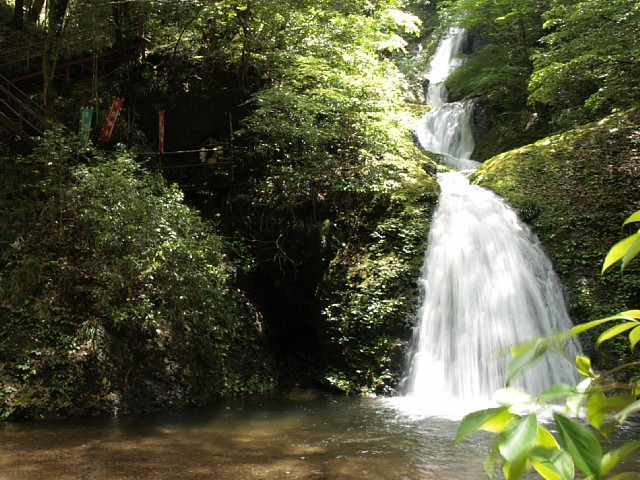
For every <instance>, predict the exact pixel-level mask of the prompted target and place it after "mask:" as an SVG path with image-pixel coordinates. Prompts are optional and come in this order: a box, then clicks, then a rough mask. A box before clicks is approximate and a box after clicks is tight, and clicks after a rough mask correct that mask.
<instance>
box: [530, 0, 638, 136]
mask: <svg viewBox="0 0 640 480" xmlns="http://www.w3.org/2000/svg"><path fill="white" fill-rule="evenodd" d="M544 20H545V24H544V27H545V28H546V29H547V31H548V34H547V35H546V36H545V37H543V38H542V42H543V45H544V48H541V49H538V50H537V51H536V52H535V55H534V57H533V58H534V64H535V69H534V72H533V75H532V77H531V81H530V84H529V89H530V91H531V95H530V99H529V100H530V102H532V103H534V104H538V105H542V106H544V107H546V108H547V109H548V110H549V115H550V116H551V118H552V119H553V120H554V122H556V123H557V124H558V125H560V126H564V127H567V126H572V125H574V124H576V123H584V122H585V121H589V120H593V119H595V118H601V117H603V116H606V115H608V114H610V113H612V112H613V111H616V110H619V109H624V108H627V107H629V106H632V105H635V104H637V99H638V98H639V97H640V80H639V79H640V46H639V45H638V42H637V41H635V38H636V37H637V35H638V31H639V30H640V5H639V4H638V3H637V2H629V1H627V0H613V1H609V0H606V1H605V0H583V1H578V2H568V1H565V0H554V1H552V2H550V8H549V10H548V11H546V12H545V13H544Z"/></svg>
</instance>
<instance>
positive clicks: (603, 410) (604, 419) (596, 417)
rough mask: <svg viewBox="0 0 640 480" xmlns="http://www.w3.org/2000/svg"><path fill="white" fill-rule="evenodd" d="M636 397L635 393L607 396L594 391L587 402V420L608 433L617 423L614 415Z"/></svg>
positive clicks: (604, 432)
mask: <svg viewBox="0 0 640 480" xmlns="http://www.w3.org/2000/svg"><path fill="white" fill-rule="evenodd" d="M635 399H636V397H635V396H634V395H612V396H609V397H607V396H606V395H604V393H602V392H599V391H596V392H593V393H592V394H591V395H590V396H589V399H588V400H587V401H586V403H585V409H586V412H587V420H588V421H589V423H591V425H593V426H594V427H595V428H597V429H598V430H600V431H601V433H603V434H604V435H608V434H610V433H611V431H612V430H613V428H614V427H615V425H616V419H615V418H614V417H613V416H612V415H614V414H616V413H617V412H619V411H620V410H622V409H623V408H625V407H626V406H627V405H629V404H631V403H633V402H634V401H635Z"/></svg>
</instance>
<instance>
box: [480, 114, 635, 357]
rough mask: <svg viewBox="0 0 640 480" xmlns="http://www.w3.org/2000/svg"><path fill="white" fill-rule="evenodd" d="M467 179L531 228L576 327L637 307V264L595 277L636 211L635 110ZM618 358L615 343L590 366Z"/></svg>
mask: <svg viewBox="0 0 640 480" xmlns="http://www.w3.org/2000/svg"><path fill="white" fill-rule="evenodd" d="M473 181H475V182H477V183H479V184H481V185H483V186H485V187H488V188H490V189H492V190H494V191H495V192H497V193H498V194H499V195H501V196H503V197H505V198H506V199H508V200H509V201H510V202H511V203H512V204H513V205H514V206H515V208H516V209H517V210H518V211H519V213H520V215H521V216H522V218H523V219H524V220H525V221H527V222H528V223H530V224H531V225H532V227H533V228H534V230H535V232H536V233H537V234H538V236H539V238H540V240H541V242H542V244H543V245H544V247H545V249H546V250H547V252H548V254H549V255H550V257H551V259H552V262H553V264H554V267H555V269H556V271H557V273H558V274H559V275H560V277H561V279H562V280H563V282H564V285H565V286H566V288H567V289H568V294H569V297H568V298H569V306H570V314H571V316H572V318H573V319H574V321H575V322H578V323H581V322H584V321H587V320H593V319H595V318H600V317H603V316H607V315H610V314H613V313H617V312H619V311H622V310H625V309H628V308H638V307H639V306H640V288H639V287H640V275H639V272H640V270H639V269H638V267H637V266H635V265H631V266H630V267H629V268H628V270H625V273H624V275H620V274H616V273H615V272H608V273H607V274H606V275H604V276H601V275H600V270H601V266H602V262H603V260H604V257H605V255H606V252H607V251H608V249H609V248H610V247H611V246H612V245H614V244H615V243H616V242H617V241H618V240H620V239H621V238H622V236H623V232H621V230H620V226H621V225H622V222H623V221H624V219H625V218H626V217H627V216H628V215H629V214H630V213H632V212H634V211H635V210H637V209H639V208H640V190H639V189H638V185H639V184H640V110H639V109H637V108H635V109H632V110H629V111H625V112H623V113H619V114H616V115H613V116H611V117H608V118H605V119H603V120H601V121H599V122H596V123H592V124H588V125H585V126H582V127H579V128H576V129H573V130H570V131H567V132H565V133H561V134H558V135H555V136H551V137H548V138H545V139H543V140H540V141H538V142H536V143H534V144H532V145H527V146H525V147H522V148H518V149H515V150H512V151H509V152H506V153H504V154H501V155H498V156H496V157H493V158H492V159H490V160H488V161H487V162H485V163H484V164H483V165H482V166H481V167H480V168H478V170H477V171H476V172H475V174H474V176H473ZM590 343H591V342H590V341H588V339H587V341H586V342H585V345H589V344H590ZM620 352H626V348H621V349H620ZM622 354H623V353H619V352H618V348H617V347H616V345H615V344H613V345H611V346H606V347H602V348H601V349H600V355H599V356H598V357H597V361H598V362H599V366H600V367H602V368H606V367H610V366H612V365H614V364H615V363H616V362H617V360H618V359H619V357H620V355H622Z"/></svg>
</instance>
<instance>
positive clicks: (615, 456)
mask: <svg viewBox="0 0 640 480" xmlns="http://www.w3.org/2000/svg"><path fill="white" fill-rule="evenodd" d="M638 447H640V440H636V441H635V442H629V443H625V444H624V445H622V446H621V447H619V448H616V449H615V450H611V451H610V452H607V453H605V454H604V456H603V457H602V463H601V466H600V471H601V472H602V474H603V475H604V474H606V473H607V472H608V471H609V470H611V469H612V468H613V467H615V466H616V465H617V464H618V463H620V460H622V459H623V458H624V457H626V456H627V455H629V454H630V453H631V452H633V451H634V450H636V449H637V448H638Z"/></svg>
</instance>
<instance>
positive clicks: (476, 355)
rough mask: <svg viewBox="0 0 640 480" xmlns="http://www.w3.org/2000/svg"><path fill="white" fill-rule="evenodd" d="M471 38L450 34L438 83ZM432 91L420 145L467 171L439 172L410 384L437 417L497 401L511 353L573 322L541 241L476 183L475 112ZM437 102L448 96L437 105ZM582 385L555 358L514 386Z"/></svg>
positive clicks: (407, 388)
mask: <svg viewBox="0 0 640 480" xmlns="http://www.w3.org/2000/svg"><path fill="white" fill-rule="evenodd" d="M463 37H464V31H462V30H460V29H453V30H451V31H450V32H449V34H448V35H447V36H445V38H444V39H443V41H442V42H441V44H440V46H439V47H438V50H437V52H436V55H435V56H434V58H433V60H432V72H436V73H437V74H436V73H433V74H430V77H429V78H430V79H431V78H432V75H433V78H434V79H440V78H441V77H442V76H443V73H442V72H446V74H445V75H444V77H443V78H441V80H440V81H439V82H438V83H443V82H444V80H445V79H446V75H449V74H450V73H451V72H452V71H453V70H454V69H455V68H456V67H457V66H459V65H461V62H460V61H459V60H457V59H456V55H457V53H458V52H459V51H460V48H461V46H462V45H463V42H464V39H463ZM445 50H446V51H445ZM444 62H447V65H442V64H441V63H444ZM432 84H433V88H434V92H430V95H429V98H431V101H432V102H433V103H434V104H435V105H439V106H437V107H436V108H433V109H432V110H431V111H430V112H429V113H427V115H426V116H425V118H424V119H423V120H422V121H421V122H420V124H419V126H418V137H419V140H420V142H421V144H422V146H423V147H424V148H425V150H428V151H432V152H435V153H438V154H440V158H441V159H442V162H443V163H446V164H447V165H448V166H453V167H455V168H458V169H463V170H464V169H467V171H466V173H465V172H448V173H442V174H440V175H439V183H440V186H441V193H440V198H439V202H438V206H437V209H436V212H435V214H434V218H433V220H432V224H431V229H430V233H429V239H428V249H427V252H426V254H425V260H424V266H423V274H422V277H421V279H420V285H421V290H422V301H423V302H422V306H421V308H420V311H419V324H418V326H417V327H416V332H415V335H414V342H413V343H414V344H413V348H412V351H411V355H410V361H409V364H410V365H409V373H408V376H407V378H406V379H405V381H404V384H403V393H404V397H405V398H407V399H411V400H414V401H412V403H411V405H412V407H410V408H411V409H412V410H413V412H414V413H421V414H436V415H437V414H445V413H446V414H451V413H453V412H454V411H455V409H457V408H462V409H463V410H466V411H469V410H472V409H474V408H477V407H478V405H479V404H482V403H484V402H486V401H488V400H489V399H490V397H491V395H492V393H493V392H495V391H496V390H498V389H499V388H501V387H503V386H504V380H505V379H504V371H505V367H506V363H507V359H508V354H509V347H511V346H513V345H515V344H517V343H520V342H523V341H525V340H528V339H530V338H533V337H543V336H548V335H551V334H552V333H555V332H556V331H564V330H568V329H569V328H571V321H570V320H569V317H568V314H567V312H566V306H565V302H564V298H563V295H562V288H561V285H560V283H559V281H558V279H557V278H556V275H555V273H554V271H553V268H552V266H551V263H550V261H549V260H548V258H547V257H546V255H545V254H544V252H543V250H542V249H541V248H540V246H539V245H538V243H537V241H536V238H535V236H534V235H532V233H531V232H530V231H529V229H528V228H527V227H526V226H525V225H524V224H523V223H521V222H520V221H519V219H518V217H517V214H516V213H515V212H514V210H513V209H512V208H511V207H510V206H509V205H508V204H507V203H506V202H505V201H504V200H502V199H501V198H499V197H497V196H496V195H495V194H493V193H492V192H491V191H489V190H486V189H484V188H481V187H478V186H474V185H470V184H469V182H468V180H467V176H466V174H468V172H469V169H472V168H475V166H477V165H478V163H477V162H474V161H473V160H470V156H471V153H472V151H473V148H474V143H473V138H472V135H471V128H470V127H469V118H470V115H471V112H472V108H473V105H472V104H470V103H468V102H462V103H447V98H446V89H445V88H444V87H443V86H442V85H437V84H434V83H433V80H432ZM431 87H432V85H431V84H430V89H431ZM435 95H443V96H442V97H440V98H439V99H435V100H433V96H435ZM573 347H575V346H573ZM573 347H572V348H573ZM574 353H575V352H574ZM574 380H575V374H574V372H573V369H572V368H571V365H570V363H569V362H568V361H566V360H565V359H564V358H563V357H561V356H559V355H555V356H551V355H548V356H547V357H546V358H543V359H542V360H541V361H540V362H539V363H538V364H536V365H535V366H534V367H532V368H530V369H528V370H527V371H525V372H524V375H523V376H522V378H521V379H519V381H518V382H514V383H515V384H519V385H521V386H524V387H525V388H527V389H528V390H529V391H531V392H540V391H541V390H542V389H544V388H545V387H547V386H549V385H551V384H554V383H561V382H565V383H573V382H574ZM405 406H406V404H405ZM416 406H417V411H416ZM452 409H453V410H452ZM457 413H459V411H458V412H457Z"/></svg>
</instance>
